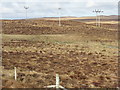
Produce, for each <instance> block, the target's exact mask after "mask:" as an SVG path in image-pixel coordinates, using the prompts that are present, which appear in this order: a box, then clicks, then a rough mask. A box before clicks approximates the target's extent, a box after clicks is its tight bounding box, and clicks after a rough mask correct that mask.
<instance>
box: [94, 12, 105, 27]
mask: <svg viewBox="0 0 120 90" xmlns="http://www.w3.org/2000/svg"><path fill="white" fill-rule="evenodd" d="M93 12H95V13H96V26H99V27H100V26H101V25H100V24H101V23H100V15H98V13H99V14H100V13H102V12H103V11H101V10H95V11H93Z"/></svg>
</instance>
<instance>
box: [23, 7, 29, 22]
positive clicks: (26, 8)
mask: <svg viewBox="0 0 120 90" xmlns="http://www.w3.org/2000/svg"><path fill="white" fill-rule="evenodd" d="M24 8H25V10H26V20H27V10H28V9H29V7H28V6H24Z"/></svg>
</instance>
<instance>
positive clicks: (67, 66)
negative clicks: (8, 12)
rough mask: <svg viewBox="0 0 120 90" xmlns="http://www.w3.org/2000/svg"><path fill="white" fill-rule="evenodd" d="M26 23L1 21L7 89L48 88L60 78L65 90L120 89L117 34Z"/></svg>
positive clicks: (83, 27) (88, 27) (49, 23)
mask: <svg viewBox="0 0 120 90" xmlns="http://www.w3.org/2000/svg"><path fill="white" fill-rule="evenodd" d="M27 22H29V23H27ZM27 22H26V21H21V20H18V21H7V22H6V21H3V33H4V34H3V52H2V53H3V60H2V67H1V69H2V71H3V75H2V81H3V88H44V87H45V86H48V85H51V84H55V74H56V73H58V74H59V75H60V80H61V82H60V84H61V85H62V86H64V87H66V88H88V87H89V88H99V87H101V88H102V87H107V88H115V87H117V86H118V45H117V44H118V40H117V30H109V29H104V28H98V27H95V26H93V25H88V24H85V23H80V22H74V21H63V22H62V25H63V26H61V27H59V26H57V24H58V23H57V21H49V20H46V21H40V20H39V21H38V20H33V21H27ZM20 24H21V25H20ZM14 67H17V73H18V77H17V81H15V80H14Z"/></svg>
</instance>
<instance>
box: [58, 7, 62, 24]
mask: <svg viewBox="0 0 120 90" xmlns="http://www.w3.org/2000/svg"><path fill="white" fill-rule="evenodd" d="M58 10H59V26H61V21H60V10H61V8H58Z"/></svg>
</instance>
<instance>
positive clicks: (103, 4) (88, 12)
mask: <svg viewBox="0 0 120 90" xmlns="http://www.w3.org/2000/svg"><path fill="white" fill-rule="evenodd" d="M118 1H119V0H109V1H108V0H106V1H105V0H44V1H43V0H26V1H25V0H2V1H1V4H0V13H1V15H2V17H1V18H8V19H16V18H19V19H20V18H25V9H24V6H29V9H28V18H39V17H58V16H59V14H58V8H61V11H60V13H61V16H76V17H83V16H95V13H93V12H92V11H93V10H95V9H97V10H98V9H100V10H103V11H104V12H103V13H101V15H117V14H118Z"/></svg>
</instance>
